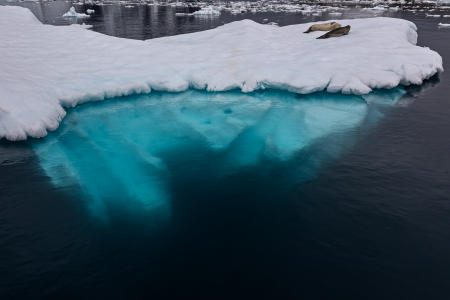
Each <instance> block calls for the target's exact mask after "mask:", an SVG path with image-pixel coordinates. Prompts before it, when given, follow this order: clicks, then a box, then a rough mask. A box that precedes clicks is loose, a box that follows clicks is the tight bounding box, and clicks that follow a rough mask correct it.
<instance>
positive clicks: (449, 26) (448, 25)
mask: <svg viewBox="0 0 450 300" xmlns="http://www.w3.org/2000/svg"><path fill="white" fill-rule="evenodd" d="M438 27H440V28H441V27H442V28H450V24H446V23H439V24H438Z"/></svg>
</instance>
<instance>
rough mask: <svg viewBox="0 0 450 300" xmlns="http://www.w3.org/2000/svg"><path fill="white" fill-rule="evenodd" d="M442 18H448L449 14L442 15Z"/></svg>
mask: <svg viewBox="0 0 450 300" xmlns="http://www.w3.org/2000/svg"><path fill="white" fill-rule="evenodd" d="M442 17H443V18H450V15H443V16H442Z"/></svg>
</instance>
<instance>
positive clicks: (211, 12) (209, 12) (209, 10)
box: [192, 6, 220, 16]
mask: <svg viewBox="0 0 450 300" xmlns="http://www.w3.org/2000/svg"><path fill="white" fill-rule="evenodd" d="M192 15H194V16H220V11H218V10H217V9H215V8H213V7H212V6H207V7H203V8H202V9H200V10H198V11H196V12H194V13H193V14H192Z"/></svg>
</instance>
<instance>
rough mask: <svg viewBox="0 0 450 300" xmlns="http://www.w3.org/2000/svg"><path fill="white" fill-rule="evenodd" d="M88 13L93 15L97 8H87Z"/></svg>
mask: <svg viewBox="0 0 450 300" xmlns="http://www.w3.org/2000/svg"><path fill="white" fill-rule="evenodd" d="M86 13H87V14H88V15H92V14H93V13H95V10H93V9H86Z"/></svg>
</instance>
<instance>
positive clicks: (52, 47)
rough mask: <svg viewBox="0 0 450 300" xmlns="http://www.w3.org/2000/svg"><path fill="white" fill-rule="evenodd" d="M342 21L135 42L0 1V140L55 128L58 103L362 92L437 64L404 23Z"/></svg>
mask: <svg viewBox="0 0 450 300" xmlns="http://www.w3.org/2000/svg"><path fill="white" fill-rule="evenodd" d="M339 23H341V24H343V25H347V24H349V25H351V31H350V33H349V35H347V36H343V37H339V38H330V39H323V40H320V39H319V40H317V39H316V37H318V36H319V35H321V34H323V32H313V33H309V34H304V33H303V31H305V30H306V29H307V28H308V27H309V26H310V25H311V24H300V25H293V26H285V27H277V26H271V25H262V24H258V23H255V22H253V21H249V20H243V21H239V22H234V23H230V24H226V25H223V26H221V27H218V28H216V29H212V30H207V31H203V32H197V33H192V34H184V35H178V36H173V37H165V38H158V39H152V40H148V41H137V40H129V39H121V38H114V37H110V36H107V35H103V34H100V33H96V32H92V31H89V30H86V29H84V28H82V27H81V26H51V25H43V24H41V23H40V22H39V21H38V20H37V19H36V18H35V17H34V16H33V14H32V13H31V12H30V11H29V10H28V9H25V8H21V7H13V6H0V57H1V59H0V138H6V139H8V140H23V139H26V138H27V136H31V137H42V136H45V135H46V134H47V130H54V129H56V128H57V127H58V124H59V122H60V121H61V119H62V118H63V117H64V115H65V110H64V109H63V107H71V106H75V105H77V104H78V103H81V102H85V101H93V100H102V99H105V98H110V97H115V96H122V95H128V94H133V93H149V92H150V91H151V90H152V89H154V90H162V91H172V92H177V91H183V90H186V89H188V88H195V89H204V90H208V91H225V90H230V89H236V88H237V89H241V90H242V91H243V92H250V91H253V90H256V89H264V88H275V89H284V90H289V91H292V92H296V93H304V94H306V93H312V92H316V91H321V90H326V91H328V92H332V93H346V94H349V93H353V94H367V93H369V92H371V91H372V89H375V88H393V87H395V86H397V85H399V84H405V85H407V84H421V83H422V81H423V80H424V79H427V78H429V77H431V76H432V75H434V74H436V73H437V72H440V71H442V70H443V68H442V58H441V56H440V55H439V54H438V53H436V52H434V51H432V50H430V49H428V48H426V47H418V46H416V45H415V44H416V41H417V33H416V26H415V25H414V24H413V23H411V22H409V21H405V20H401V19H392V18H371V19H355V20H340V21H339Z"/></svg>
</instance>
